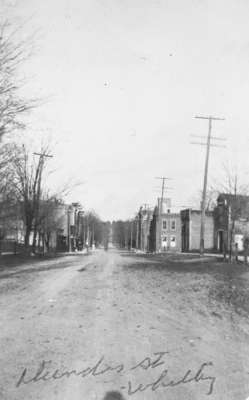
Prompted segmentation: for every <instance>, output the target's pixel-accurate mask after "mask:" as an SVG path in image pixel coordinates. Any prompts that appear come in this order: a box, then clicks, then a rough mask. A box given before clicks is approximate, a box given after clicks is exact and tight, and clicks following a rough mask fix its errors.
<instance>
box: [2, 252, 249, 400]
mask: <svg viewBox="0 0 249 400" xmlns="http://www.w3.org/2000/svg"><path fill="white" fill-rule="evenodd" d="M182 265H183V264H182ZM217 268H218V267H217ZM248 274H249V273H248V272H246V271H245V272H244V275H243V274H242V276H241V277H240V278H241V279H242V281H244V282H246V281H247V280H249V277H248ZM215 288H216V289H217V288H220V282H218V281H217V277H216V275H215V274H213V273H207V272H205V273H203V274H201V273H200V272H199V271H198V265H196V269H195V267H194V264H193V268H190V269H189V266H188V264H186V271H184V265H183V267H181V268H179V263H177V260H173V261H170V260H168V261H163V262H162V260H161V261H160V259H159V258H155V259H153V258H145V257H142V256H130V255H128V254H126V253H120V252H117V251H109V252H104V251H96V252H95V253H94V254H92V255H90V256H85V255H71V256H65V257H62V258H56V259H52V260H49V261H41V262H39V263H36V264H32V262H30V263H29V264H27V265H22V266H16V267H11V268H8V269H6V268H3V269H2V271H1V272H0V307H1V329H0V346H1V349H0V350H1V352H0V357H1V378H0V398H1V399H4V400H5V399H6V400H17V399H19V400H30V399H32V400H39V399H42V400H102V399H103V398H104V396H105V394H106V393H107V392H108V391H117V392H119V393H121V394H122V396H123V398H124V399H134V400H136V399H138V400H142V399H148V400H153V399H155V400H156V399H164V400H190V399H191V400H195V399H196V400H202V399H213V400H223V399H224V400H226V399H229V400H230V399H231V400H233V399H234V400H235V399H236V400H246V399H247V397H249V324H248V318H247V314H246V313H244V314H243V313H238V312H236V310H235V309H232V305H231V304H229V305H228V304H227V303H225V302H224V303H223V302H222V300H221V299H219V296H218V294H219V293H220V291H218V292H217V290H216V289H215ZM215 290H216V292H215ZM115 398H116V399H118V397H112V398H111V397H109V399H113V400H114V399H115ZM120 398H121V397H120Z"/></svg>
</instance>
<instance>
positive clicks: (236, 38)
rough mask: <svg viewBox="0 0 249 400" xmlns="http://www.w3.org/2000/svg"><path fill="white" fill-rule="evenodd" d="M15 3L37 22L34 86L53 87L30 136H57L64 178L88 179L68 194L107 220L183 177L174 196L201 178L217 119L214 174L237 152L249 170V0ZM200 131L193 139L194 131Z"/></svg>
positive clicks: (129, 212)
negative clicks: (199, 140) (206, 139)
mask: <svg viewBox="0 0 249 400" xmlns="http://www.w3.org/2000/svg"><path fill="white" fill-rule="evenodd" d="M5 8H6V9H5V12H6V11H7V12H8V14H9V16H10V18H15V19H16V21H24V20H28V22H27V24H26V25H25V30H26V32H27V33H29V32H32V31H33V30H36V29H38V30H39V33H38V39H37V46H38V47H37V49H36V52H35V55H34V56H33V58H32V60H30V61H29V62H28V63H27V64H26V66H25V73H26V74H27V75H30V76H32V80H31V81H30V83H29V85H28V87H27V88H26V90H27V91H29V92H30V93H31V94H33V93H35V94H37V93H39V95H41V96H44V97H46V96H49V100H48V102H46V103H45V104H44V105H43V106H42V107H40V109H39V110H37V111H36V112H35V114H34V115H33V116H31V117H30V118H31V121H32V129H29V132H27V134H26V135H34V136H35V137H36V138H39V137H40V136H42V135H48V136H50V138H51V142H52V143H53V144H56V146H54V147H53V152H54V158H53V160H52V161H50V162H51V163H52V164H53V167H57V172H56V173H55V174H54V176H53V177H51V179H52V180H54V181H53V183H54V184H58V182H63V181H65V180H66V179H68V178H70V177H74V179H78V180H82V181H84V185H82V186H81V187H79V188H77V190H74V192H73V193H72V194H71V196H70V198H69V199H68V200H70V201H80V202H81V203H82V204H83V206H84V207H86V208H94V209H96V211H97V212H98V213H99V214H100V216H101V217H102V218H104V219H116V218H130V217H132V216H133V215H134V213H135V212H136V210H137V209H138V207H139V206H140V205H141V204H143V203H149V204H151V205H154V204H155V203H156V198H157V196H158V195H159V194H158V191H157V189H156V187H157V186H158V182H157V181H156V180H155V179H154V177H156V176H161V175H165V176H168V177H170V178H172V181H171V182H170V187H172V188H173V189H172V190H171V191H170V192H168V194H167V195H168V196H169V197H172V201H173V204H175V205H177V206H181V205H190V204H191V201H192V197H193V196H195V194H196V193H197V192H198V190H200V189H201V187H202V180H203V168H204V156H205V153H204V150H205V149H204V147H199V146H194V145H191V144H190V141H191V137H190V134H197V135H206V134H207V128H208V124H207V121H202V120H196V119H194V116H195V115H210V114H211V115H215V116H219V117H225V118H226V120H225V121H222V122H215V123H214V129H213V134H214V135H216V136H221V137H226V138H227V143H226V149H223V148H217V149H216V148H213V149H212V153H211V158H210V176H209V177H210V179H209V181H210V182H213V180H215V179H217V178H218V177H219V176H221V175H222V170H223V167H222V164H223V163H224V161H227V160H233V163H234V164H235V165H237V168H238V170H239V171H241V174H240V176H241V180H244V181H246V179H248V175H247V171H249V157H248V152H249V134H248V133H249V112H248V108H249V24H248V20H249V2H248V1H247V0H233V1H231V0H219V1H217V0H213V1H207V0H193V1H191V0H181V1H180V0H170V1H168V0H154V1H153V0H42V1H38V0H19V1H18V0H9V1H7V0H5ZM192 140H193V139H192Z"/></svg>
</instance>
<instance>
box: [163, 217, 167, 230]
mask: <svg viewBox="0 0 249 400" xmlns="http://www.w3.org/2000/svg"><path fill="white" fill-rule="evenodd" d="M163 229H167V221H166V219H164V220H163Z"/></svg>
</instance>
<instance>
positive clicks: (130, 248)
mask: <svg viewBox="0 0 249 400" xmlns="http://www.w3.org/2000/svg"><path fill="white" fill-rule="evenodd" d="M130 226H131V238H130V240H131V246H130V250H132V241H133V220H131V225H130Z"/></svg>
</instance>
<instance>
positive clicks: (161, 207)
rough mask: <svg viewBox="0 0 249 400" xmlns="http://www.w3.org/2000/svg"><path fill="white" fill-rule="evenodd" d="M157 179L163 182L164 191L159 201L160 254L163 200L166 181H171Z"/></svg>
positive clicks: (164, 178)
mask: <svg viewBox="0 0 249 400" xmlns="http://www.w3.org/2000/svg"><path fill="white" fill-rule="evenodd" d="M155 179H160V180H161V181H162V191H161V198H160V201H159V218H158V223H159V246H158V247H159V252H161V248H162V213H163V199H164V192H165V181H166V180H168V179H170V178H166V177H165V176H159V177H158V176H157V177H156V178H155Z"/></svg>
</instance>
